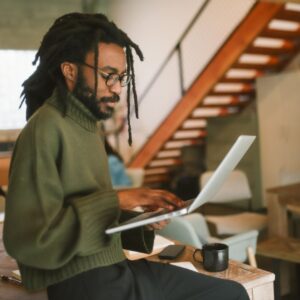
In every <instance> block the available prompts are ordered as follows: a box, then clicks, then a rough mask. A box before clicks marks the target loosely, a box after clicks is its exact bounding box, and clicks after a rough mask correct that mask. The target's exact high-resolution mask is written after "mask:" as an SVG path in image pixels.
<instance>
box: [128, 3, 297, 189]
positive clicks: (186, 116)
mask: <svg viewBox="0 0 300 300" xmlns="http://www.w3.org/2000/svg"><path fill="white" fill-rule="evenodd" d="M290 5H291V4H285V5H284V4H278V3H277V4H275V3H270V2H259V3H257V4H256V5H255V6H254V7H253V8H252V10H251V11H250V12H249V14H248V15H247V16H246V17H245V19H244V20H243V22H241V24H240V25H239V26H238V28H237V29H236V30H235V31H234V32H233V33H232V34H231V36H230V37H229V38H228V39H227V41H226V42H225V43H224V45H223V46H222V47H221V48H220V49H219V51H218V52H217V54H216V55H215V56H214V57H213V59H212V60H211V61H210V63H209V64H208V65H207V67H206V68H205V69H204V71H203V72H202V73H201V74H200V75H199V76H198V78H197V79H196V80H195V82H194V83H193V84H192V85H191V87H190V88H189V89H188V90H187V91H186V93H185V95H184V96H183V97H182V99H181V100H180V101H179V102H178V104H177V106H176V107H175V108H174V109H173V111H171V113H170V114H169V115H168V117H167V118H166V119H165V120H164V122H163V123H162V124H161V125H160V126H159V128H158V129H157V130H156V131H155V132H154V133H153V134H152V136H151V137H150V138H149V139H148V141H147V142H146V144H144V146H143V147H142V148H141V149H140V150H139V152H138V153H137V154H136V155H135V157H134V158H133V159H132V161H131V162H130V163H129V165H128V167H138V168H144V169H145V184H146V185H155V184H158V183H161V182H164V181H168V180H169V170H170V168H172V167H174V165H180V164H181V161H180V148H181V147H183V146H186V145H192V144H201V143H205V136H206V130H205V128H206V118H209V117H216V116H217V117H226V116H228V115H231V114H235V113H239V112H241V111H242V110H243V108H244V107H246V106H247V105H248V104H249V103H250V102H251V101H254V100H255V80H256V78H257V77H259V76H264V75H265V74H270V73H277V72H280V71H282V70H283V69H284V68H285V66H286V65H287V64H288V63H289V62H290V61H291V60H292V59H293V58H294V57H295V55H296V54H297V53H299V49H300V46H299V44H300V11H299V10H298V11H297V10H292V9H291V7H290Z"/></svg>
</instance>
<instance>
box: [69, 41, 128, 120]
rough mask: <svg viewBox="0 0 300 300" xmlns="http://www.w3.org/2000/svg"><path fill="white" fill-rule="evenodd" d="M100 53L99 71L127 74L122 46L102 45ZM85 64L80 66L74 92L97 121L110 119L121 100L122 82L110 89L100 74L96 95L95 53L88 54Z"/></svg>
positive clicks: (99, 49) (98, 75)
mask: <svg viewBox="0 0 300 300" xmlns="http://www.w3.org/2000/svg"><path fill="white" fill-rule="evenodd" d="M98 51H99V57H98V66H97V68H98V70H101V71H103V72H104V73H105V74H111V73H114V74H119V75H122V74H124V73H125V72H126V59H125V53H124V51H123V49H122V48H121V47H120V46H118V45H116V44H105V43H100V44H99V46H98ZM85 64H86V65H85ZM85 64H81V65H79V66H78V73H77V78H76V82H75V85H74V89H73V91H72V92H73V94H74V96H76V97H77V98H78V99H79V100H80V101H81V102H82V103H83V104H84V105H85V106H86V107H88V108H89V110H90V111H91V112H92V113H93V114H94V115H95V117H96V118H97V119H99V120H105V119H108V118H110V117H111V116H112V113H113V111H114V107H115V105H116V103H117V102H118V101H119V99H120V98H119V95H120V93H121V90H122V87H121V84H120V81H117V82H116V83H115V84H114V85H112V86H110V87H108V86H107V85H106V80H105V79H104V78H103V77H102V76H101V75H100V74H99V72H98V74H97V80H98V88H97V91H96V95H94V89H95V71H94V69H93V68H91V67H90V66H92V67H94V66H95V63H94V53H93V52H89V53H88V54H87V56H86V59H85Z"/></svg>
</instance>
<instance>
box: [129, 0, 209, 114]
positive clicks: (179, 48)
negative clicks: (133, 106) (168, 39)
mask: <svg viewBox="0 0 300 300" xmlns="http://www.w3.org/2000/svg"><path fill="white" fill-rule="evenodd" d="M209 1H210V0H206V1H205V2H204V4H203V5H202V6H201V7H200V9H199V11H198V12H197V14H196V15H195V16H194V18H193V19H192V21H191V22H190V23H189V25H188V26H187V28H186V29H185V31H184V32H183V34H182V35H181V37H180V39H179V41H178V42H177V43H176V45H175V47H174V48H173V49H172V50H171V52H170V53H169V55H168V56H167V58H166V59H165V60H164V62H163V63H162V64H161V66H160V67H159V68H158V70H157V72H156V73H155V74H154V76H153V78H152V79H151V81H150V83H149V84H148V86H147V87H146V88H145V89H144V91H143V93H142V94H141V96H140V97H139V100H138V103H139V104H140V103H141V102H142V101H143V100H144V98H145V97H146V95H147V94H148V92H149V91H150V90H151V88H152V86H153V85H154V83H155V82H156V80H157V79H158V78H159V75H160V74H161V73H162V71H163V70H164V68H165V67H166V66H167V64H168V62H169V61H170V59H171V57H172V56H173V54H174V53H175V52H178V53H179V55H178V58H179V62H178V63H179V76H180V86H181V93H182V95H183V94H184V92H185V91H184V85H183V68H182V56H181V43H182V41H183V39H184V38H185V37H186V35H187V34H188V33H189V32H190V30H191V28H192V27H193V26H194V24H195V23H196V21H197V20H198V19H199V17H200V16H201V15H202V13H203V12H204V10H205V8H206V6H207V5H208V3H209ZM132 112H133V110H131V113H132Z"/></svg>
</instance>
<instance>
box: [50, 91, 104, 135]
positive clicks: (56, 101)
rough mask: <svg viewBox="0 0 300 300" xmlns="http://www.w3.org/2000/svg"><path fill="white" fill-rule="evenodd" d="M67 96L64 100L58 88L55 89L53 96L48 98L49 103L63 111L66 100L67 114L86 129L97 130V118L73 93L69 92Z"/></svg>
mask: <svg viewBox="0 0 300 300" xmlns="http://www.w3.org/2000/svg"><path fill="white" fill-rule="evenodd" d="M66 97H67V99H65V100H62V99H61V96H60V95H59V93H58V91H57V89H55V90H54V92H53V94H52V96H51V97H50V98H49V99H48V100H47V103H49V104H51V105H53V106H55V107H56V108H57V109H58V110H59V111H61V112H62V113H63V112H64V105H63V101H66V102H65V103H66V104H67V110H66V115H67V116H68V117H70V118H71V119H72V120H74V121H75V122H76V123H78V124H79V125H80V126H81V127H83V128H85V129H86V130H89V131H92V132H95V131H96V130H97V121H98V120H97V118H96V117H95V116H94V115H93V114H92V112H91V111H90V110H89V109H88V108H87V107H86V106H85V105H84V104H83V103H82V102H80V100H78V99H77V98H76V97H75V96H74V95H73V94H72V93H70V92H67V93H66Z"/></svg>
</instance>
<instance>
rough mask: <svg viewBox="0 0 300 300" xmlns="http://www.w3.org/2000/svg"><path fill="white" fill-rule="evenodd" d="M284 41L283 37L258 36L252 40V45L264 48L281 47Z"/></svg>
mask: <svg viewBox="0 0 300 300" xmlns="http://www.w3.org/2000/svg"><path fill="white" fill-rule="evenodd" d="M284 43H285V40H284V39H274V38H266V37H258V38H256V39H255V40H254V42H253V46H255V47H266V48H282V47H283V46H284Z"/></svg>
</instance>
